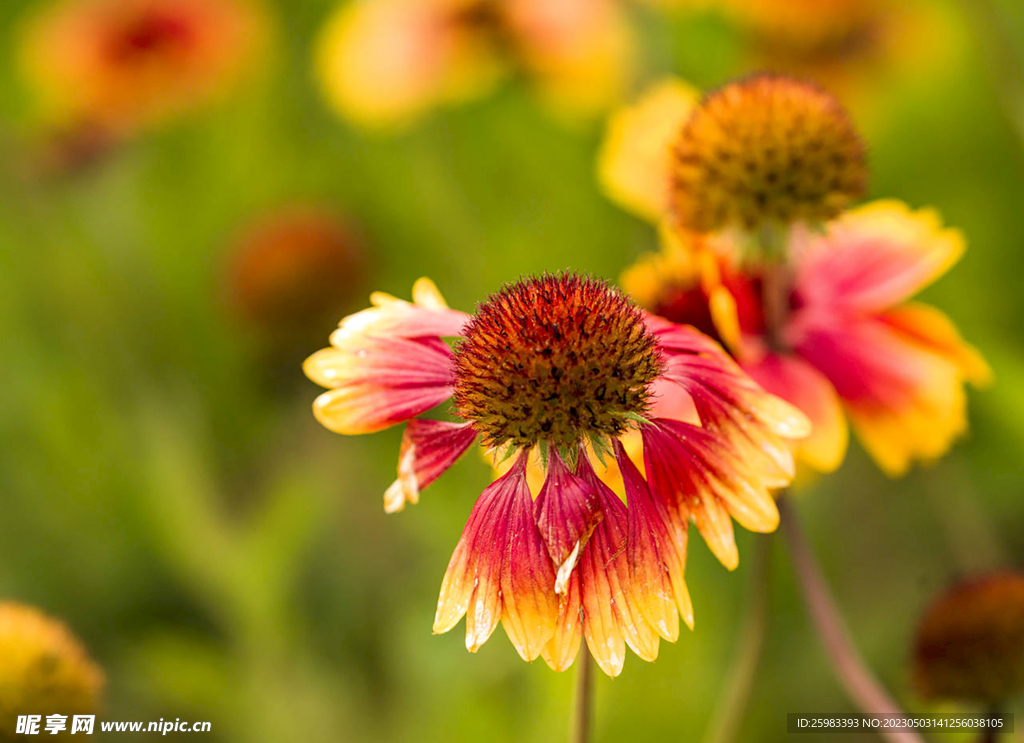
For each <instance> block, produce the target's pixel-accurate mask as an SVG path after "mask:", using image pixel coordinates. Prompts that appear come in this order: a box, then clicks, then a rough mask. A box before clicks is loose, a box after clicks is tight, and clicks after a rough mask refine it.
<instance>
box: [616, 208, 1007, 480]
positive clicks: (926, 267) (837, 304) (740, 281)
mask: <svg viewBox="0 0 1024 743" xmlns="http://www.w3.org/2000/svg"><path fill="white" fill-rule="evenodd" d="M718 247H719V249H720V248H721V244H719V246H718ZM691 249H692V248H691ZM963 249H964V241H963V237H962V235H961V234H960V233H959V232H957V231H956V230H951V229H948V228H943V227H942V224H941V222H940V220H939V217H938V215H937V214H936V213H935V212H934V211H932V210H928V209H922V210H918V211H913V210H911V209H910V208H909V207H907V206H906V205H905V204H902V203H900V202H898V201H876V202H871V203H869V204H866V205H864V206H861V207H858V208H856V209H853V210H850V211H848V212H846V213H844V214H843V215H842V216H841V217H839V218H838V219H836V220H834V221H832V222H830V223H828V225H827V228H826V231H825V232H824V233H823V234H820V233H814V232H810V231H806V230H804V231H799V232H798V233H797V234H796V235H795V236H794V238H793V243H792V247H791V251H792V253H793V255H794V258H793V264H792V269H791V270H792V279H791V282H790V286H789V288H788V290H787V291H786V297H785V300H784V301H785V304H786V306H787V310H788V311H787V314H786V319H785V322H784V324H783V326H782V327H781V328H780V329H779V330H778V332H777V337H775V338H772V337H770V334H769V331H768V327H767V324H766V323H767V320H766V316H765V309H764V299H765V297H764V278H763V276H761V275H759V274H758V273H757V272H756V271H754V270H752V269H750V268H739V267H737V265H736V262H735V261H734V260H730V259H729V258H727V257H717V258H712V257H711V256H710V255H709V254H708V253H707V252H705V253H704V260H707V261H710V262H711V264H712V268H711V269H704V274H703V276H702V275H701V274H700V273H699V270H698V269H696V268H690V269H687V261H689V262H690V263H691V264H692V263H694V262H695V260H696V259H695V258H694V257H693V256H692V255H688V253H687V252H686V251H685V250H683V251H682V253H681V254H682V255H687V256H688V257H687V258H685V259H684V258H680V257H679V256H680V251H679V250H678V249H677V251H676V252H675V253H673V252H672V251H671V250H663V251H662V252H661V253H660V254H658V255H657V257H656V258H655V259H653V262H652V259H646V260H645V261H643V262H642V263H641V264H640V265H639V266H638V267H636V268H634V269H633V270H632V271H631V272H629V273H627V274H626V275H625V276H624V277H623V286H624V288H625V289H626V290H627V291H631V292H636V294H637V295H638V299H639V301H640V304H641V305H642V306H644V307H645V308H647V309H648V310H649V311H651V312H652V313H655V314H658V315H662V316H664V317H666V318H668V319H669V320H672V321H674V322H680V323H691V324H693V325H695V326H696V327H697V328H699V329H701V330H703V331H704V332H706V333H708V334H710V335H712V337H715V338H718V339H720V340H722V341H723V342H724V343H726V344H727V345H728V346H729V348H730V350H731V351H732V353H733V354H734V356H735V357H736V359H737V361H739V364H740V366H741V367H742V368H743V369H744V370H745V371H746V372H747V373H748V374H750V375H751V376H752V377H753V378H754V379H756V380H757V381H758V383H760V384H761V385H762V386H763V387H764V388H765V389H766V390H768V391H769V392H771V393H773V394H775V395H778V396H779V397H782V398H783V399H785V400H788V401H789V402H791V403H793V404H794V405H796V406H797V407H798V408H800V409H801V410H802V411H803V412H804V413H806V414H807V416H808V417H809V418H810V419H811V421H812V422H813V424H814V427H813V432H812V434H811V436H809V437H807V438H806V439H804V440H802V441H800V442H798V443H797V444H796V446H797V449H798V456H799V458H800V460H801V461H803V462H804V463H805V464H807V465H809V466H810V467H811V468H812V469H815V470H819V471H823V472H828V471H831V470H834V469H836V468H837V467H838V466H839V465H840V464H841V463H842V460H843V458H844V455H845V452H846V447H847V437H848V434H847V424H846V420H847V419H849V421H850V423H851V424H852V425H853V428H854V430H855V431H856V433H857V435H858V437H859V439H860V441H861V443H862V444H863V445H864V447H865V449H866V450H867V451H868V453H869V454H870V455H871V456H872V458H873V459H874V460H875V462H876V463H877V464H878V465H879V466H880V467H881V468H882V469H883V470H884V471H885V472H886V473H888V474H889V475H893V476H895V475H900V474H903V473H904V472H906V471H907V469H908V468H909V467H910V465H911V464H912V463H913V462H914V461H915V460H923V461H930V460H933V459H936V458H938V457H940V456H941V455H942V454H944V453H945V452H946V450H948V449H949V447H950V446H951V445H952V442H953V441H954V440H955V439H956V438H958V437H959V436H960V435H961V434H963V433H964V431H965V430H966V427H967V418H966V406H967V401H966V396H965V394H964V385H965V384H966V383H971V384H975V385H983V384H985V383H986V382H987V381H988V380H989V378H990V374H991V373H990V370H989V368H988V365H987V364H986V363H985V361H984V359H982V357H981V356H980V355H979V354H978V352H977V351H976V350H975V349H974V348H972V347H971V346H970V345H968V344H967V343H965V342H964V341H963V339H962V338H961V337H960V335H959V333H958V332H957V331H956V329H955V328H954V326H953V324H952V323H951V322H950V321H949V319H948V318H947V317H946V316H945V315H943V314H942V313H941V312H939V311H938V310H936V309H935V308H933V307H930V306H928V305H925V304H920V303H916V302H910V301H908V300H909V299H910V298H911V297H912V296H913V295H914V294H916V293H917V292H918V291H919V290H920V289H922V288H923V287H925V286H927V285H928V284H930V283H931V282H932V281H934V280H935V279H937V278H938V277H939V276H941V275H942V274H943V273H945V272H946V271H947V270H948V269H949V268H950V267H951V266H952V265H953V264H954V263H955V262H956V261H957V260H958V259H959V257H960V255H961V254H962V252H963ZM697 253H698V254H700V249H699V248H698V249H697ZM666 263H667V264H669V265H672V266H674V267H675V268H674V269H673V270H674V271H675V272H674V273H673V272H672V270H666V269H665V268H663V267H662V266H663V265H664V264H666ZM709 274H710V276H709Z"/></svg>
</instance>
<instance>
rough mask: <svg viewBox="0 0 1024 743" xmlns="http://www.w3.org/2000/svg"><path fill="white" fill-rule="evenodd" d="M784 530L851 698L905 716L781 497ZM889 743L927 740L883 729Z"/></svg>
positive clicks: (870, 710) (868, 709)
mask: <svg viewBox="0 0 1024 743" xmlns="http://www.w3.org/2000/svg"><path fill="white" fill-rule="evenodd" d="M779 512H780V513H781V516H782V521H781V523H782V533H783V535H784V536H785V539H786V543H787V545H788V547H789V555H790V560H791V561H792V563H793V570H794V571H795V572H796V577H797V581H798V582H799V584H800V589H801V591H802V593H803V597H804V603H806V604H807V610H808V612H809V613H810V615H811V621H812V622H813V623H814V629H815V630H816V631H817V633H818V638H819V639H820V640H821V643H822V645H823V646H824V648H825V653H826V655H827V656H828V659H829V661H830V662H831V663H832V671H833V673H835V675H836V678H837V679H838V680H839V682H840V683H841V684H842V685H843V687H844V688H845V689H846V693H847V695H848V696H849V697H850V700H851V701H852V702H853V703H854V704H855V705H857V707H858V708H859V709H860V711H861V712H863V713H865V714H882V715H892V716H894V717H897V716H898V717H906V713H904V712H903V710H902V709H901V708H900V706H899V705H898V704H896V702H895V701H894V700H893V698H892V697H890V696H889V692H887V691H886V690H885V688H884V687H883V686H882V685H881V684H880V683H879V681H878V679H876V678H875V677H874V675H873V674H872V673H871V670H870V669H869V668H868V666H867V664H866V663H865V662H864V659H863V658H862V657H861V656H860V653H859V652H857V648H856V646H855V645H854V644H853V640H852V639H851V638H850V631H849V629H847V627H846V623H845V622H844V621H843V618H842V616H841V615H840V613H839V608H838V607H837V606H836V602H835V599H834V598H833V597H832V593H831V592H830V591H829V588H828V584H827V583H826V582H825V577H824V576H823V575H822V573H821V568H820V567H818V563H817V562H816V561H815V559H814V555H813V554H812V553H811V549H810V547H809V546H808V544H807V540H806V539H805V537H804V535H803V532H802V531H801V530H800V525H799V523H798V522H797V519H796V514H795V513H793V511H792V508H791V506H790V503H789V502H788V500H787V499H785V498H782V499H780V500H779ZM879 735H881V736H882V737H883V738H884V739H885V740H887V741H889V743H924V741H923V739H922V738H921V737H920V736H918V735H917V734H916V733H914V732H911V731H909V730H892V731H880V732H879Z"/></svg>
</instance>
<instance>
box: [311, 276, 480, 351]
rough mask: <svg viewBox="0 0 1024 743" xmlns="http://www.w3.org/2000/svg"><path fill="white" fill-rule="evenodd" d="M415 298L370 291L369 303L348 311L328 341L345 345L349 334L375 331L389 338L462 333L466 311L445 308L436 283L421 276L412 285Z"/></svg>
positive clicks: (466, 318) (371, 333)
mask: <svg viewBox="0 0 1024 743" xmlns="http://www.w3.org/2000/svg"><path fill="white" fill-rule="evenodd" d="M413 295H414V297H415V298H416V300H417V301H416V302H406V301H405V300H404V299H399V298H397V297H393V296H391V295H390V294H387V293H385V292H374V293H373V294H371V295H370V303H371V305H372V306H371V307H368V308H367V309H365V310H360V311H359V312H356V313H355V314H352V315H349V316H348V317H345V318H343V319H342V321H341V322H340V323H338V329H337V330H335V331H334V332H333V333H332V334H331V345H333V346H337V347H339V348H343V347H345V344H346V343H347V342H348V340H349V338H351V337H353V336H360V335H366V334H369V335H374V336H378V337H388V338H422V337H438V338H451V337H455V336H458V335H460V334H461V333H462V326H463V325H465V324H466V323H467V322H468V321H469V315H467V314H466V313H465V312H459V311H458V310H451V309H448V308H447V306H445V304H444V298H443V297H442V296H441V294H440V292H439V291H438V290H437V287H436V286H435V285H434V283H433V282H432V281H430V280H429V279H425V278H421V279H419V280H418V281H417V282H416V283H415V284H414V285H413Z"/></svg>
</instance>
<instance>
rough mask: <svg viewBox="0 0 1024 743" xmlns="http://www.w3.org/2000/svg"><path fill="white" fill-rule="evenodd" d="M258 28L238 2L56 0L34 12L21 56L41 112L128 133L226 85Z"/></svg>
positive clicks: (250, 9)
mask: <svg viewBox="0 0 1024 743" xmlns="http://www.w3.org/2000/svg"><path fill="white" fill-rule="evenodd" d="M261 30H262V18H261V16H260V14H259V13H258V12H257V11H256V9H255V8H254V6H253V5H251V4H249V3H247V2H245V1H244V0H61V1H60V2H57V3H55V4H53V5H51V6H49V7H47V8H45V9H44V10H43V11H42V12H40V13H39V14H38V15H37V16H35V17H33V18H32V19H30V22H29V24H28V27H27V32H26V34H25V36H24V38H23V40H22V48H21V61H22V67H23V70H24V74H25V76H26V79H27V80H28V81H29V83H30V84H31V85H32V87H33V88H34V89H35V91H36V92H37V93H38V95H39V97H40V99H41V104H42V106H43V108H44V110H45V112H46V116H48V117H49V118H52V119H54V120H56V121H57V122H68V121H70V122H72V123H76V122H80V121H84V122H88V123H89V124H91V125H97V126H102V127H104V128H106V129H108V130H110V131H112V132H115V133H118V134H124V133H127V132H134V131H136V130H138V129H139V128H143V127H146V126H150V125H153V124H157V123H160V122H163V121H164V120H166V119H167V118H169V117H171V116H173V115H177V114H179V113H181V112H183V111H186V110H189V109H192V108H194V107H196V106H199V105H201V104H204V103H206V102H208V101H209V100H210V99H212V98H214V97H215V96H216V95H217V94H219V93H220V92H222V91H223V90H224V89H225V88H226V87H227V86H228V85H229V84H230V83H231V82H232V81H234V80H235V79H236V78H237V77H238V76H239V74H240V73H241V72H242V70H243V68H244V65H245V63H246V62H248V61H249V60H251V58H252V54H253V52H254V50H255V47H256V42H257V41H258V39H259V36H260V34H261Z"/></svg>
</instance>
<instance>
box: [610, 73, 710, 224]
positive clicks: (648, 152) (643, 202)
mask: <svg viewBox="0 0 1024 743" xmlns="http://www.w3.org/2000/svg"><path fill="white" fill-rule="evenodd" d="M698 98H699V94H698V93H697V91H696V90H695V89H694V88H692V87H690V86H689V85H687V84H686V83H684V82H682V81H681V80H676V79H668V80H663V81H661V82H659V83H656V84H655V85H653V86H652V87H651V88H650V89H648V90H647V91H646V92H645V93H644V94H643V95H642V96H641V98H640V100H638V101H637V102H636V103H635V104H634V105H632V106H629V107H627V108H624V109H622V110H620V111H619V112H617V113H616V114H615V115H614V116H612V117H611V119H610V120H609V122H608V129H607V131H606V132H605V136H604V141H603V143H602V145H601V153H600V155H599V156H598V178H599V180H600V183H601V186H602V188H603V189H604V192H605V194H606V195H607V196H608V197H609V198H610V199H612V200H613V201H615V202H616V203H618V204H619V205H620V206H623V207H625V208H626V209H628V210H630V211H632V212H634V213H636V214H638V215H639V216H641V217H644V218H646V219H649V220H651V221H652V222H657V221H659V220H660V219H661V218H662V217H663V216H664V215H665V214H666V213H667V211H668V195H669V182H670V178H669V166H670V162H671V155H672V152H671V148H672V143H673V142H674V141H675V139H676V136H677V135H678V134H679V130H680V129H682V127H683V124H684V123H685V122H686V118H687V117H688V116H689V114H690V111H691V110H692V109H693V106H694V105H695V104H696V102H697V100H698Z"/></svg>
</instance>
